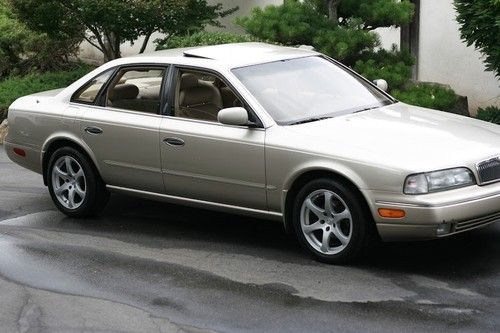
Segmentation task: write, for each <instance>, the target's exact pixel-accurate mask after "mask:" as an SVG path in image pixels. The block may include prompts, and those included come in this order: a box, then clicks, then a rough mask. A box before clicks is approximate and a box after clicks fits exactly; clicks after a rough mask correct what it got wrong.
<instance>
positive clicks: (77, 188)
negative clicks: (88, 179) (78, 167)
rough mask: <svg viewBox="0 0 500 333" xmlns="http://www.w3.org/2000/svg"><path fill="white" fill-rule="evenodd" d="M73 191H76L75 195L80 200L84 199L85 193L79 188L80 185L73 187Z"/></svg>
mask: <svg viewBox="0 0 500 333" xmlns="http://www.w3.org/2000/svg"><path fill="white" fill-rule="evenodd" d="M75 191H76V194H78V196H79V197H80V199H82V200H83V199H84V198H85V191H84V190H82V189H81V188H80V185H78V184H77V185H76V186H75Z"/></svg>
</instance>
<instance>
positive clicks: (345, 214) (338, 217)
mask: <svg viewBox="0 0 500 333" xmlns="http://www.w3.org/2000/svg"><path fill="white" fill-rule="evenodd" d="M344 219H347V220H349V221H350V220H351V212H349V210H348V209H347V208H346V209H344V211H343V212H340V213H337V214H335V215H334V216H333V222H335V223H338V222H340V221H342V220H344Z"/></svg>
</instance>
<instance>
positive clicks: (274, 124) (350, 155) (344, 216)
mask: <svg viewBox="0 0 500 333" xmlns="http://www.w3.org/2000/svg"><path fill="white" fill-rule="evenodd" d="M384 88H386V84H385V83H384V81H383V80H380V81H377V82H375V84H373V83H371V82H368V81H367V80H365V79H364V78H362V77H361V76H359V75H357V74H356V73H354V72H353V71H351V70H350V69H348V68H346V67H345V66H343V65H341V64H339V63H338V62H336V61H334V60H332V59H330V58H328V57H326V56H324V55H322V54H319V53H316V52H313V51H309V50H304V49H298V48H286V47H279V46H272V45H267V44H261V43H242V44H227V45H219V46H208V47H200V48H189V49H176V50H168V51H160V52H154V53H151V54H147V55H142V56H136V57H130V58H123V59H119V60H115V61H112V62H109V63H107V64H105V65H103V66H101V67H99V68H98V69H96V70H94V71H93V72H91V73H90V74H88V75H86V76H85V77H83V78H82V79H80V80H78V81H77V82H75V83H74V84H72V85H70V86H69V87H67V88H65V89H62V90H57V91H49V92H44V93H40V94H35V95H30V96H26V97H23V98H20V99H18V100H17V101H16V102H14V103H13V104H12V106H11V107H10V110H9V124H10V126H11V127H10V131H9V134H8V137H7V139H6V143H5V146H6V150H7V153H8V155H9V157H10V158H11V159H12V160H13V161H14V162H16V163H18V164H19V165H21V166H24V167H26V168H28V169H30V170H33V171H35V172H38V173H40V174H41V175H43V179H44V181H45V184H46V185H47V186H48V188H49V192H50V195H51V196H52V199H53V201H54V203H55V205H56V206H57V208H58V209H60V210H61V211H62V212H63V213H65V214H67V215H69V216H78V217H82V216H88V215H93V214H96V213H98V212H99V211H100V210H102V208H103V207H104V206H105V205H106V202H107V200H108V196H109V194H108V193H109V192H122V193H127V194H131V195H135V196H139V197H144V198H151V199H157V200H164V201H168V202H174V203H179V204H183V205H190V206H195V207H203V208H208V209H216V210H222V211H226V212H234V213H239V214H247V215H252V216H256V217H263V218H268V219H274V220H278V221H282V223H283V225H284V227H285V229H286V230H287V231H289V232H291V233H294V234H295V235H296V236H297V239H298V240H299V242H300V243H301V245H302V246H303V247H304V248H305V249H306V250H307V251H309V252H310V253H311V254H312V255H314V256H315V257H316V258H317V259H319V260H322V261H325V262H330V263H342V262H347V261H349V260H352V259H353V258H355V257H356V256H358V255H359V254H360V253H362V251H363V250H364V249H366V248H367V246H368V245H369V244H370V243H371V241H372V240H374V239H377V238H379V237H380V238H381V239H382V240H386V241H391V240H405V239H408V240H409V239H432V238H439V237H446V236H449V235H453V234H456V233H460V232H464V231H467V230H471V229H475V228H478V227H482V226H485V225H487V224H490V223H493V222H495V221H499V220H500V126H498V125H494V124H490V123H486V122H482V121H479V120H474V119H470V118H465V117H461V116H457V115H453V114H448V113H443V112H439V111H434V110H429V109H423V108H417V107H413V106H409V105H406V104H403V103H400V102H398V101H396V100H395V99H394V98H392V97H391V96H389V95H388V94H387V93H385V91H384V90H385V89H384ZM166 214H168V212H166Z"/></svg>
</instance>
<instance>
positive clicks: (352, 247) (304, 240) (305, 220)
mask: <svg viewBox="0 0 500 333" xmlns="http://www.w3.org/2000/svg"><path fill="white" fill-rule="evenodd" d="M370 222H371V220H370V216H369V213H367V212H366V210H365V209H364V207H363V205H362V204H361V202H360V199H359V198H358V196H357V195H356V194H355V193H353V191H352V190H351V189H350V187H348V186H346V185H345V184H343V183H341V182H338V181H335V180H332V179H327V178H324V179H317V180H313V181H311V182H309V183H308V184H306V185H305V186H304V187H303V188H302V189H301V190H300V191H299V193H298V194H297V196H296V198H295V202H294V207H293V226H294V230H295V234H296V236H297V239H298V240H299V242H300V244H301V245H302V246H303V247H304V248H305V249H306V250H307V251H308V252H309V253H310V254H312V255H313V256H314V257H315V258H316V259H318V260H320V261H322V262H327V263H336V264H340V263H346V262H349V261H351V260H353V259H355V258H356V257H357V256H358V255H359V254H360V253H361V252H362V250H363V249H364V248H365V247H366V246H367V245H366V244H367V243H368V238H369V236H370V235H369V232H370V230H371V229H370V228H369V227H368V223H370Z"/></svg>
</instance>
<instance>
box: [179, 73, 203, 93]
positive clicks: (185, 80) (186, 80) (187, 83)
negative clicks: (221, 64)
mask: <svg viewBox="0 0 500 333" xmlns="http://www.w3.org/2000/svg"><path fill="white" fill-rule="evenodd" d="M198 85H199V83H198V77H197V76H196V75H194V74H189V73H185V74H182V76H181V90H184V89H189V88H193V87H197V86H198Z"/></svg>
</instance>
